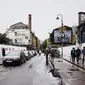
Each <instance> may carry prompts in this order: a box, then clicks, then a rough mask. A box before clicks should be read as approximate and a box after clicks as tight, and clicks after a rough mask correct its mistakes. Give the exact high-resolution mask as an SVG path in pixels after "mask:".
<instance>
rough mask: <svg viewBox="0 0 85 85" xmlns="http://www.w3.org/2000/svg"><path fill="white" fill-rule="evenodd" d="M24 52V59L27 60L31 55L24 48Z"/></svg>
mask: <svg viewBox="0 0 85 85" xmlns="http://www.w3.org/2000/svg"><path fill="white" fill-rule="evenodd" d="M24 53H25V57H26V60H29V59H30V57H31V55H30V53H29V51H27V50H25V51H24Z"/></svg>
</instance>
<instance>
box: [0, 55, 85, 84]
mask: <svg viewBox="0 0 85 85" xmlns="http://www.w3.org/2000/svg"><path fill="white" fill-rule="evenodd" d="M56 67H57V68H56V70H57V75H60V76H61V77H62V80H63V85H85V82H84V79H85V75H84V73H83V72H80V71H79V70H78V69H77V68H76V67H73V66H72V65H71V64H69V63H67V62H63V63H62V62H57V64H56ZM0 68H1V70H0V85H60V83H61V79H60V78H59V77H53V76H52V74H51V72H50V70H51V69H50V66H46V65H45V56H44V55H43V54H42V55H41V56H36V57H34V58H32V59H31V60H29V61H27V62H26V63H25V64H23V65H21V66H11V67H10V66H8V67H6V68H5V67H3V66H0ZM73 68H76V69H75V70H74V69H73Z"/></svg>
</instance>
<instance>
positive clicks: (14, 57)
mask: <svg viewBox="0 0 85 85" xmlns="http://www.w3.org/2000/svg"><path fill="white" fill-rule="evenodd" d="M24 62H26V58H25V54H24V52H21V51H11V52H9V53H8V54H7V55H6V56H4V58H3V65H5V66H6V65H7V64H11V63H15V64H22V63H24Z"/></svg>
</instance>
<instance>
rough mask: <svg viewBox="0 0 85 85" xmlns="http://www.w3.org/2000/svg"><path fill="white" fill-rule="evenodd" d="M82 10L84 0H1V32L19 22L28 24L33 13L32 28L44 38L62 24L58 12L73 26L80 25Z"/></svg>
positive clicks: (83, 9)
mask: <svg viewBox="0 0 85 85" xmlns="http://www.w3.org/2000/svg"><path fill="white" fill-rule="evenodd" d="M80 11H83V12H84V11H85V1H84V0H0V32H1V33H4V32H5V31H6V29H7V28H9V26H10V25H12V24H15V23H17V22H23V23H25V24H27V23H28V14H32V30H33V32H35V34H36V35H37V36H38V37H39V38H40V39H41V40H44V39H46V38H47V37H48V33H49V32H51V31H52V30H53V29H55V28H56V27H59V26H60V25H61V20H56V17H57V15H58V14H62V15H63V22H64V25H67V26H70V27H71V26H73V25H78V12H80Z"/></svg>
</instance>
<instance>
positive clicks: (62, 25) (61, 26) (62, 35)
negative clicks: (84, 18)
mask: <svg viewBox="0 0 85 85" xmlns="http://www.w3.org/2000/svg"><path fill="white" fill-rule="evenodd" d="M59 16H61V27H62V29H61V32H62V35H61V37H63V16H62V15H61V14H58V15H57V18H56V19H60V18H59ZM61 57H62V58H63V40H62V46H61Z"/></svg>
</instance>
